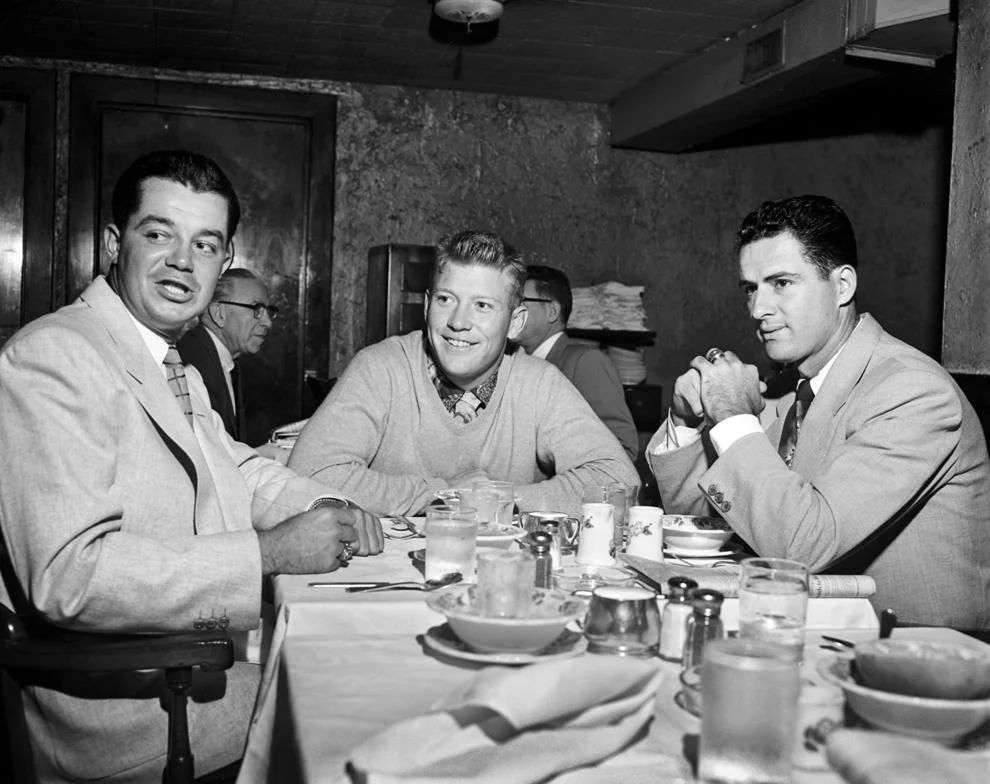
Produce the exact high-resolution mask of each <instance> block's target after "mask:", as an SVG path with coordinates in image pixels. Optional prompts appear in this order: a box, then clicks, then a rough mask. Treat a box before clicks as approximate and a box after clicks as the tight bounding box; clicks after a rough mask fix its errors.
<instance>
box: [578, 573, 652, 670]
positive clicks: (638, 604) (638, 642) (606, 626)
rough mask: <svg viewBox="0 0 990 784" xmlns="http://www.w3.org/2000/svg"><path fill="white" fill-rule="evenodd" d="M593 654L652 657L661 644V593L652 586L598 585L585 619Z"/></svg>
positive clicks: (592, 594)
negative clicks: (658, 595)
mask: <svg viewBox="0 0 990 784" xmlns="http://www.w3.org/2000/svg"><path fill="white" fill-rule="evenodd" d="M584 636H585V637H587V638H588V650H589V651H591V652H592V653H612V654H616V655H618V656H639V657H652V656H656V655H657V646H658V645H659V644H660V610H659V608H658V607H657V594H656V591H652V590H650V589H649V588H639V587H636V586H630V587H620V586H609V587H603V588H595V590H594V591H592V592H591V603H590V604H589V606H588V615H587V616H586V618H585V621H584Z"/></svg>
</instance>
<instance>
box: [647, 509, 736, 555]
mask: <svg viewBox="0 0 990 784" xmlns="http://www.w3.org/2000/svg"><path fill="white" fill-rule="evenodd" d="M731 537H732V529H731V528H729V524H728V523H727V522H725V520H723V519H722V518H721V517H698V516H696V515H664V516H663V543H664V545H666V546H667V547H669V548H670V549H671V550H675V551H680V552H684V553H687V552H699V553H703V552H713V551H718V550H720V549H721V548H722V547H724V546H725V543H726V542H728V541H729V539H730V538H731Z"/></svg>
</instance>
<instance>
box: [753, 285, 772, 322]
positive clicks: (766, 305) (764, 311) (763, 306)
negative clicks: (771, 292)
mask: <svg viewBox="0 0 990 784" xmlns="http://www.w3.org/2000/svg"><path fill="white" fill-rule="evenodd" d="M772 312H773V306H772V305H771V303H770V298H769V297H768V296H767V295H766V293H765V292H763V291H761V290H760V289H757V290H756V291H754V292H753V296H752V297H750V300H749V315H750V316H752V317H753V318H754V319H757V320H759V319H761V318H764V317H765V316H769V315H770V314H771V313H772Z"/></svg>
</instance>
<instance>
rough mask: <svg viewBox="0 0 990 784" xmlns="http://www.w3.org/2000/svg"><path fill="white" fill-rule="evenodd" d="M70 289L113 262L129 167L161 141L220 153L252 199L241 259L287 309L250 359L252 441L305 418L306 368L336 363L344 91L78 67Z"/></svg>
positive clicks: (245, 202)
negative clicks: (121, 185) (106, 239)
mask: <svg viewBox="0 0 990 784" xmlns="http://www.w3.org/2000/svg"><path fill="white" fill-rule="evenodd" d="M70 91H71V105H72V109H71V121H70V172H69V221H68V224H69V228H68V234H69V260H68V270H67V271H66V277H67V289H68V291H67V294H68V299H69V300H71V299H73V298H74V297H75V296H76V295H78V294H79V292H80V291H82V290H83V289H84V288H85V287H86V285H87V284H88V283H89V281H90V280H92V279H93V278H94V277H95V276H96V275H97V274H99V273H102V272H106V269H107V258H106V255H105V251H104V250H103V248H102V247H101V236H102V229H103V227H104V226H105V225H106V224H107V223H109V222H111V221H112V217H111V207H110V202H111V194H112V191H113V186H114V184H115V182H116V180H117V177H118V175H119V174H120V173H121V171H123V169H124V168H125V167H126V166H127V165H128V164H129V163H130V162H131V161H133V160H134V159H135V158H137V157H139V156H140V155H142V154H144V153H146V152H149V151H151V150H155V149H178V148H182V149H189V150H192V151H195V152H200V153H203V154H204V155H207V156H209V157H210V158H212V159H213V160H215V161H216V162H217V163H218V164H219V165H220V167H221V168H222V169H223V170H224V171H225V172H226V174H227V176H228V177H230V179H231V180H232V181H233V183H234V187H235V188H236V190H237V193H238V197H239V198H240V200H241V209H242V217H241V224H240V227H239V228H238V230H237V233H236V235H235V237H234V244H235V249H236V256H235V260H234V266H238V267H247V268H248V269H251V270H253V271H254V272H255V273H257V274H258V275H259V276H260V277H261V278H262V279H263V280H264V281H265V283H266V284H267V286H268V289H269V295H270V300H271V302H272V303H273V304H275V305H277V306H278V308H279V312H280V315H279V318H278V321H276V322H275V325H274V329H272V331H271V332H270V333H269V335H268V339H267V341H266V342H265V344H264V346H263V347H262V349H261V351H260V352H259V353H258V354H256V355H254V356H253V357H246V358H244V359H243V361H242V362H241V365H242V379H243V382H244V408H245V413H246V415H247V431H248V432H247V437H246V438H245V440H246V441H247V442H248V443H250V444H259V443H261V442H262V441H264V440H265V438H266V437H267V435H268V432H269V431H270V430H271V429H272V428H274V427H276V426H278V425H281V424H284V423H286V422H291V421H294V420H296V419H299V418H300V416H301V415H302V403H303V400H304V390H303V377H304V374H305V372H306V371H311V372H314V373H316V374H317V375H326V373H327V369H328V367H329V336H330V335H329V324H330V281H331V274H330V273H331V269H330V268H331V249H332V227H333V163H334V129H335V111H336V100H335V98H334V97H333V96H328V95H314V94H309V93H288V92H275V91H268V90H255V89H248V88H235V87H220V86H214V85H205V84H192V83H184V82H171V81H161V80H143V79H126V78H111V77H99V76H73V78H72V81H71V85H70Z"/></svg>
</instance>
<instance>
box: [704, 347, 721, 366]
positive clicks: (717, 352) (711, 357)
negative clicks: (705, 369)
mask: <svg viewBox="0 0 990 784" xmlns="http://www.w3.org/2000/svg"><path fill="white" fill-rule="evenodd" d="M724 356H725V352H724V351H722V349H720V348H710V349H708V353H707V354H705V359H707V360H708V361H709V362H711V363H712V364H713V365H714V364H715V363H716V362H717V361H718V360H720V359H721V358H722V357H724Z"/></svg>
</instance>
